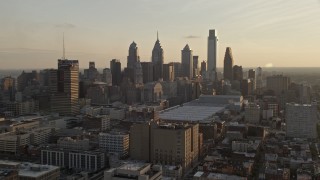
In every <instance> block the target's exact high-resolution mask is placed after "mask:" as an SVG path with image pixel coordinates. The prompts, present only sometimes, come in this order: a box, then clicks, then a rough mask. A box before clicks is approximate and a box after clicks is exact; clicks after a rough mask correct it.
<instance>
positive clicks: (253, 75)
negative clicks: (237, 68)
mask: <svg viewBox="0 0 320 180" xmlns="http://www.w3.org/2000/svg"><path fill="white" fill-rule="evenodd" d="M248 78H249V79H256V71H255V70H254V69H249V71H248Z"/></svg>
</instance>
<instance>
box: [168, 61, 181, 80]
mask: <svg viewBox="0 0 320 180" xmlns="http://www.w3.org/2000/svg"><path fill="white" fill-rule="evenodd" d="M171 63H172V64H173V70H174V78H177V77H182V65H181V63H180V62H171Z"/></svg>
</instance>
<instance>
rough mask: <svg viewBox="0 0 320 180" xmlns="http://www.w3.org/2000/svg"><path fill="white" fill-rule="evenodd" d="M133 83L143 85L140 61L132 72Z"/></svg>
mask: <svg viewBox="0 0 320 180" xmlns="http://www.w3.org/2000/svg"><path fill="white" fill-rule="evenodd" d="M133 73H134V77H133V82H134V83H135V84H143V71H142V66H141V63H140V61H138V62H136V67H135V68H134V70H133Z"/></svg>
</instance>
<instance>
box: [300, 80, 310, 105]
mask: <svg viewBox="0 0 320 180" xmlns="http://www.w3.org/2000/svg"><path fill="white" fill-rule="evenodd" d="M311 89H312V87H311V85H310V84H307V82H303V83H302V84H300V85H299V94H300V103H301V104H310V103H311V94H312V90H311Z"/></svg>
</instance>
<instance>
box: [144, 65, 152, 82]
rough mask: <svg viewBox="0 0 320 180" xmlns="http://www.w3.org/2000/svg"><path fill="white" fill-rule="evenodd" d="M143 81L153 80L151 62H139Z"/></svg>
mask: <svg viewBox="0 0 320 180" xmlns="http://www.w3.org/2000/svg"><path fill="white" fill-rule="evenodd" d="M141 66H142V74H143V83H148V82H152V81H153V63H152V62H141Z"/></svg>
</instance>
